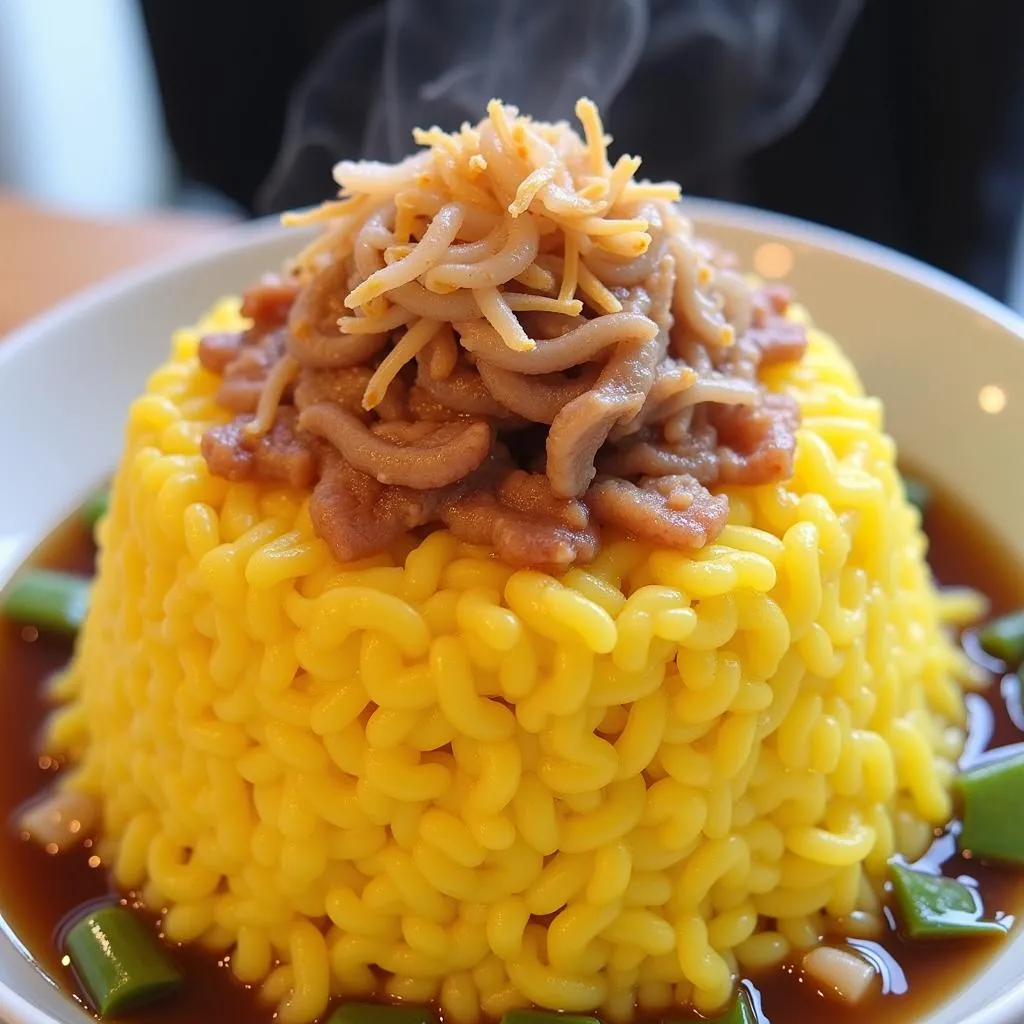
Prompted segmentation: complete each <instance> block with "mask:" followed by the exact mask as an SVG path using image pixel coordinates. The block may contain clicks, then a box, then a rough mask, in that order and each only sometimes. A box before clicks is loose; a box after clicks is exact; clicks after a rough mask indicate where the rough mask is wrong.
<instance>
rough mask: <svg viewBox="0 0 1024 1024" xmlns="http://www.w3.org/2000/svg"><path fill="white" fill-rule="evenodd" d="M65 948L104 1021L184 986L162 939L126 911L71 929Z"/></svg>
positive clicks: (106, 911) (93, 916)
mask: <svg viewBox="0 0 1024 1024" xmlns="http://www.w3.org/2000/svg"><path fill="white" fill-rule="evenodd" d="M65 945H66V947H67V952H68V956H69V957H70V958H71V963H72V965H73V967H74V968H75V973H76V974H77V975H78V978H79V980H80V981H81V983H82V985H83V986H84V988H85V993H86V995H87V996H88V997H89V1001H90V1002H91V1003H92V1005H93V1007H94V1008H95V1009H96V1012H97V1013H99V1014H100V1016H101V1017H106V1016H108V1015H110V1014H118V1013H125V1012H127V1011H128V1010H133V1009H135V1008H137V1007H139V1006H144V1005H145V1004H147V1003H151V1002H154V1001H155V1000H157V999H161V998H163V997H165V996H168V995H170V994H171V993H172V992H173V991H174V990H175V989H177V988H178V986H179V985H180V984H181V980H182V979H181V975H180V974H179V973H178V972H177V971H176V970H175V968H174V965H173V964H172V963H171V961H170V958H169V957H168V955H167V952H166V950H165V949H164V948H163V947H162V946H161V945H160V941H159V939H157V937H156V936H155V935H154V934H153V932H152V931H150V930H149V929H148V928H147V927H146V926H145V925H144V924H143V923H142V921H140V920H139V918H138V917H137V916H136V915H135V914H133V913H132V912H131V911H130V910H126V909H125V908H124V907H103V908H101V909H99V910H93V911H90V912H89V913H88V914H86V915H85V917H83V918H82V919H81V920H80V921H78V922H77V923H76V924H75V925H74V926H72V928H71V930H70V931H69V932H68V934H67V938H66V939H65Z"/></svg>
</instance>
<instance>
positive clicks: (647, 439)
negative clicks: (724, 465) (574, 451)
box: [598, 418, 718, 485]
mask: <svg viewBox="0 0 1024 1024" xmlns="http://www.w3.org/2000/svg"><path fill="white" fill-rule="evenodd" d="M655 431H656V428H652V429H650V430H647V431H644V433H643V434H641V435H638V436H637V438H636V439H635V440H634V439H630V440H629V441H627V442H624V443H622V444H619V445H616V446H615V447H614V448H609V449H607V450H606V451H603V452H602V453H601V455H600V457H599V459H598V465H599V469H600V471H601V474H602V475H603V476H617V477H624V478H626V479H632V478H634V477H638V476H692V477H693V478H694V479H695V480H697V481H698V482H699V483H702V484H708V485H710V484H713V483H715V482H716V481H717V480H718V452H717V451H716V448H717V444H718V435H717V432H716V431H715V429H714V428H713V427H710V426H708V424H707V423H706V422H704V421H703V418H700V419H695V420H694V421H692V422H691V424H690V429H689V430H688V431H687V432H686V435H685V437H684V438H683V439H682V440H681V441H680V442H679V443H678V444H670V443H669V442H667V441H664V440H657V439H655V436H654V434H655Z"/></svg>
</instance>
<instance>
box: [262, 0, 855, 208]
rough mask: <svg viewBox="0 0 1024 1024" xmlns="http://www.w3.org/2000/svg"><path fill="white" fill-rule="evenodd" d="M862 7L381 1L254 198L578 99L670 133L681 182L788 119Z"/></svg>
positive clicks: (322, 77)
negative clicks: (503, 109) (463, 126)
mask: <svg viewBox="0 0 1024 1024" xmlns="http://www.w3.org/2000/svg"><path fill="white" fill-rule="evenodd" d="M860 7H861V0H384V2H383V3H382V4H380V5H379V6H378V7H376V8H374V9H372V10H371V11H370V12H369V13H368V14H366V15H364V16H363V17H361V18H359V19H357V20H354V21H352V22H350V23H349V24H346V25H345V26H344V27H343V28H342V29H341V30H340V31H339V32H338V34H337V35H336V36H335V37H334V38H333V39H331V40H330V42H329V43H328V45H327V46H326V47H325V49H324V51H323V53H322V54H321V55H320V57H319V58H318V60H317V62H316V63H315V65H314V66H313V67H311V68H310V71H309V73H308V75H307V77H306V79H305V81H304V82H303V83H301V85H300V87H299V89H298V90H297V92H296V95H295V97H294V99H293V104H292V109H291V111H290V114H289V118H288V124H287V126H286V131H285V138H284V142H283V145H282V149H281V153H280V156H279V159H278V163H277V165H276V167H275V168H274V171H273V173H272V174H271V176H270V178H269V180H268V181H267V183H266V184H265V185H264V188H263V190H262V192H261V196H260V205H261V206H262V207H264V208H265V209H268V210H280V209H282V208H284V207H286V206H298V205H304V204H307V203H312V202H315V201H317V200H319V199H322V198H323V197H324V193H325V183H326V182H327V181H328V180H329V178H328V174H329V170H330V167H331V165H332V164H333V163H334V162H335V161H336V160H339V159H341V158H342V157H352V156H353V155H356V154H361V155H363V156H366V157H373V158H376V159H386V160H397V159H399V158H400V157H402V156H405V155H406V154H408V152H409V151H410V149H411V148H412V142H411V138H410V133H411V131H412V129H413V128H414V127H418V126H430V125H434V124H437V125H440V126H441V127H442V128H445V129H452V128H455V127H457V126H458V125H459V124H460V123H461V122H462V121H471V122H476V121H477V120H478V119H479V118H480V116H481V115H482V113H483V109H484V107H485V105H486V104H487V101H488V100H490V99H491V98H492V97H494V96H499V97H501V98H502V99H504V100H506V101H508V102H510V103H514V104H516V105H517V106H519V108H520V109H521V110H523V111H524V112H527V113H530V114H531V115H532V116H533V117H535V118H537V119H540V120H558V119H560V118H565V119H571V117H572V110H573V104H574V103H575V101H576V99H577V98H578V97H579V96H582V95H586V96H589V97H590V98H591V99H593V100H594V101H595V102H597V103H598V105H599V106H601V107H602V108H603V109H604V110H605V111H606V112H609V116H608V117H607V122H608V123H609V126H610V128H611V130H612V132H613V134H614V132H615V131H616V127H617V115H618V116H621V117H622V119H623V121H626V120H628V121H629V122H630V123H631V124H632V125H636V124H641V123H649V124H650V125H651V126H652V129H651V130H652V131H653V130H657V131H658V132H659V133H672V134H673V135H674V136H676V137H677V138H678V139H679V140H680V143H679V146H677V147H676V151H677V152H676V155H675V156H674V157H673V158H672V159H673V163H674V164H675V165H676V166H672V167H658V168H657V173H658V174H659V175H669V176H676V177H680V178H683V179H685V177H686V176H687V175H688V174H696V173H702V172H706V171H707V170H708V169H714V168H716V167H718V166H721V165H722V163H723V162H725V161H730V160H732V161H735V160H738V159H740V158H742V157H743V156H745V155H746V154H747V153H749V152H750V151H752V150H753V149H756V148H758V147H760V146H763V145H766V144H768V143H770V142H772V141H774V140H775V139H777V138H779V137H780V136H781V135H783V134H785V133H786V132H787V131H788V130H790V129H791V128H792V127H793V126H794V125H795V124H796V123H798V121H799V120H800V119H801V118H802V117H803V116H804V114H805V113H806V112H807V111H808V110H809V109H810V107H811V105H812V104H813V103H814V101H815V100H816V99H817V97H818V96H819V94H820V93H821V90H822V88H823V86H824V83H825V80H826V76H827V73H828V71H829V69H830V68H831V66H832V64H833V62H834V60H835V58H836V56H837V54H838V52H839V49H840V47H841V45H842V43H843V41H844V40H845V38H846V35H847V32H848V30H849V27H850V25H851V24H852V22H853V20H854V18H855V17H856V14H857V12H858V11H859V10H860ZM617 100H618V101H619V102H616V101H617ZM633 135H634V137H635V135H636V133H635V132H634V133H633ZM636 141H639V142H641V143H642V142H643V139H642V138H641V139H639V140H636ZM684 183H685V180H684Z"/></svg>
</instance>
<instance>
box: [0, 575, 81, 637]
mask: <svg viewBox="0 0 1024 1024" xmlns="http://www.w3.org/2000/svg"><path fill="white" fill-rule="evenodd" d="M90 585H91V581H90V580H88V579H86V578H85V577H84V576H73V575H71V574H70V573H66V572H55V571H53V570H52V569H29V570H27V571H26V572H23V573H22V574H21V575H20V576H18V577H17V578H16V579H15V581H14V582H13V583H12V584H11V589H10V590H9V591H8V592H7V595H6V597H5V598H4V602H3V610H4V614H6V615H7V617H8V618H9V619H11V621H13V622H16V623H18V625H20V626H35V627H36V628H37V629H40V630H44V631H46V632H50V633H63V634H65V635H68V636H73V635H74V634H75V633H77V632H78V630H79V628H80V627H81V625H82V623H83V622H84V621H85V614H86V612H87V611H88V608H89V589H90Z"/></svg>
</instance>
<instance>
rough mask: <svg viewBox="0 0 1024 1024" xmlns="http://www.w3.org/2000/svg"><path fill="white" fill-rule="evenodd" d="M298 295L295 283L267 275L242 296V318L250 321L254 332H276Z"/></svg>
mask: <svg viewBox="0 0 1024 1024" xmlns="http://www.w3.org/2000/svg"><path fill="white" fill-rule="evenodd" d="M298 294H299V284H298V282H297V281H293V280H288V279H285V278H282V277H278V276H276V275H273V274H268V275H267V276H266V277H264V278H263V280H262V281H260V282H259V283H258V284H256V285H254V286H253V287H252V288H250V289H249V290H248V291H247V292H245V294H244V295H243V296H242V309H241V313H242V316H244V317H248V318H249V319H250V320H252V322H253V328H254V330H257V331H260V332H265V331H273V330H277V328H279V327H284V325H285V323H286V321H287V320H288V312H289V310H291V308H292V304H293V303H294V302H295V298H296V296H297V295H298Z"/></svg>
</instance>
